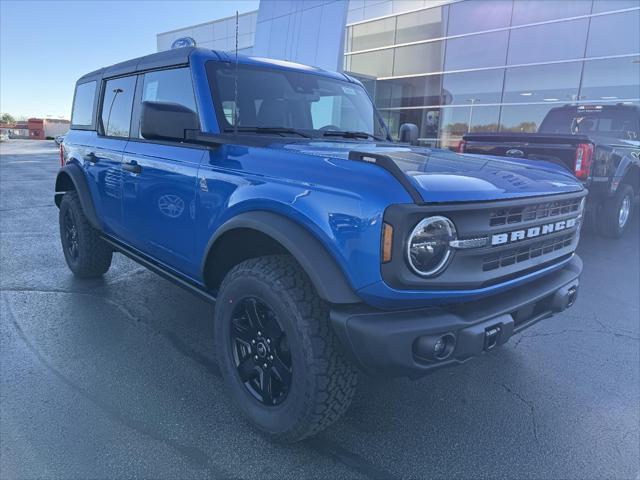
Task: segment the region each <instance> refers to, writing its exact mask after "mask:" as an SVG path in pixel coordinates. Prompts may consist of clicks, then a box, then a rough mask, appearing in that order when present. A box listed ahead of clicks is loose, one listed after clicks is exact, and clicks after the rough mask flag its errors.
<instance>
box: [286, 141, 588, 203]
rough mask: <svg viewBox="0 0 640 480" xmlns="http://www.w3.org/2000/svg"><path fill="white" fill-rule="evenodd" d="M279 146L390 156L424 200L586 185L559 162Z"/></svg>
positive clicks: (368, 147)
mask: <svg viewBox="0 0 640 480" xmlns="http://www.w3.org/2000/svg"><path fill="white" fill-rule="evenodd" d="M281 148H285V149H286V150H289V151H291V150H293V151H296V152H298V153H301V154H306V155H314V156H322V157H331V158H340V159H347V158H348V156H349V152H350V151H358V152H365V153H374V154H378V155H380V154H382V155H387V156H389V157H390V158H391V159H392V160H393V161H394V163H395V164H396V165H397V166H398V167H399V168H400V170H401V171H402V172H403V174H404V175H406V176H407V177H408V178H409V180H410V182H411V183H412V184H413V185H414V186H415V188H416V189H417V190H418V192H419V193H420V195H421V196H422V198H423V199H424V201H425V202H468V201H486V200H504V199H512V198H522V197H535V196H541V195H554V194H560V193H569V192H577V191H580V190H582V185H581V184H580V182H578V181H577V180H576V179H575V177H573V175H571V174H570V173H569V172H567V170H566V169H564V168H563V167H561V166H559V165H555V164H552V163H548V162H542V161H539V160H535V161H529V160H513V159H505V158H503V157H492V156H486V155H468V154H459V153H455V152H452V151H449V150H440V149H429V148H423V147H409V146H405V145H394V144H391V143H386V144H382V143H380V144H375V143H369V142H361V143H359V142H330V141H308V142H296V143H290V144H287V145H283V146H282V147H281Z"/></svg>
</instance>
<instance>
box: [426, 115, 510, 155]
mask: <svg viewBox="0 0 640 480" xmlns="http://www.w3.org/2000/svg"><path fill="white" fill-rule="evenodd" d="M499 115H500V107H499V106H492V107H450V108H443V109H442V110H441V111H440V131H439V135H438V136H439V139H440V148H450V149H452V150H455V149H456V148H457V146H458V143H459V142H460V140H462V136H463V135H465V134H466V133H469V132H497V131H498V117H499Z"/></svg>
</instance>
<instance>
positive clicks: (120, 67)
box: [77, 47, 220, 83]
mask: <svg viewBox="0 0 640 480" xmlns="http://www.w3.org/2000/svg"><path fill="white" fill-rule="evenodd" d="M195 50H202V51H205V52H208V53H210V54H213V56H215V57H217V58H220V57H219V55H218V54H217V53H216V52H215V51H214V50H205V49H203V48H197V47H184V48H175V49H173V50H166V51H164V52H158V53H152V54H150V55H145V56H144V57H138V58H134V59H131V60H127V61H125V62H121V63H116V64H115V65H111V66H108V67H104V68H101V69H99V70H95V71H93V72H90V73H87V74H86V75H83V76H82V77H80V79H79V80H78V82H77V83H85V82H87V81H90V80H95V79H96V78H109V77H117V76H120V75H127V74H130V73H136V72H141V71H144V70H152V69H155V68H163V67H172V66H178V65H187V64H188V63H189V57H190V56H191V54H192V53H193V52H194V51H195Z"/></svg>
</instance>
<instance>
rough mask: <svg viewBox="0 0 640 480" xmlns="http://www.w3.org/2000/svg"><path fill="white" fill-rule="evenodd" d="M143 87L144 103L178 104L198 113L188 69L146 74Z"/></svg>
mask: <svg viewBox="0 0 640 480" xmlns="http://www.w3.org/2000/svg"><path fill="white" fill-rule="evenodd" d="M143 85H144V86H143V89H142V101H143V102H144V101H150V102H170V103H177V104H179V105H183V106H185V107H187V108H189V109H190V110H193V111H194V112H195V111H196V99H195V97H194V93H193V84H192V83H191V73H190V70H189V69H188V68H174V69H171V70H160V71H157V72H149V73H145V75H144V84H143Z"/></svg>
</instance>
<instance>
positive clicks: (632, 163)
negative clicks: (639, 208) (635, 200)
mask: <svg viewBox="0 0 640 480" xmlns="http://www.w3.org/2000/svg"><path fill="white" fill-rule="evenodd" d="M634 153H635V154H636V155H634ZM639 171H640V150H638V151H631V152H625V154H624V155H623V156H622V158H621V159H620V163H619V164H618V167H617V168H616V172H615V173H614V175H613V176H614V178H615V179H618V180H620V181H623V180H624V179H625V178H628V176H631V175H637V174H638V173H637V172H639ZM634 188H637V186H636V185H634ZM636 193H638V192H636Z"/></svg>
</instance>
